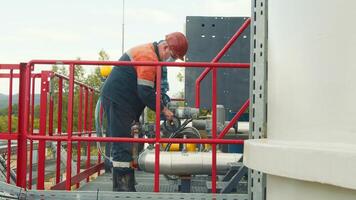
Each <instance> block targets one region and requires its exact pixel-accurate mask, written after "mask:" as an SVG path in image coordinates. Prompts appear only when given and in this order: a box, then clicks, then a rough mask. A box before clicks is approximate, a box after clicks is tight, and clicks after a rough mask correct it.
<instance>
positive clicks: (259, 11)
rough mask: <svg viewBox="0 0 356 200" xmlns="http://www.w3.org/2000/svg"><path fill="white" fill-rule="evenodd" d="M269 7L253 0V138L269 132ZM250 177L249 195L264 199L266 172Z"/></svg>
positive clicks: (253, 199)
mask: <svg viewBox="0 0 356 200" xmlns="http://www.w3.org/2000/svg"><path fill="white" fill-rule="evenodd" d="M267 11H268V0H252V17H251V18H252V26H251V49H252V51H251V67H252V69H251V70H250V81H251V83H250V99H251V104H250V113H251V114H250V133H249V134H250V135H249V137H250V139H261V138H265V137H266V135H267V79H268V77H267V72H268V61H267V58H268V55H267V44H268V43H267V40H268V22H267V19H268V12H267ZM248 177H249V182H248V183H249V184H248V194H249V199H250V200H265V199H266V175H265V174H263V173H261V172H258V171H256V170H253V169H250V170H249V173H248Z"/></svg>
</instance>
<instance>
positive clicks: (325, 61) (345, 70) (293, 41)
mask: <svg viewBox="0 0 356 200" xmlns="http://www.w3.org/2000/svg"><path fill="white" fill-rule="evenodd" d="M355 7H356V1H353V0H313V1H309V0H299V1H285V0H268V76H267V77H268V81H267V83H268V90H267V96H268V97H267V103H268V104H267V108H268V109H267V110H268V112H267V138H266V139H257V140H249V141H247V142H246V143H245V156H244V163H245V164H246V165H247V166H248V167H250V168H252V169H255V170H259V171H262V172H264V173H266V174H267V193H266V196H267V199H269V200H282V199H283V200H285V199H288V200H294V199H295V200H297V199H303V200H308V199H310V200H317V199H323V200H326V199H338V200H339V199H356V181H355V177H356V125H355V122H356V106H355V102H356V90H355V86H356V78H355V74H356V66H355V52H356V51H355V47H356V25H355V19H356V12H355V11H354V8H355ZM257 14H260V13H257ZM257 30H258V31H260V30H259V29H258V27H257Z"/></svg>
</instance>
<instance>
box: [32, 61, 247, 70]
mask: <svg viewBox="0 0 356 200" xmlns="http://www.w3.org/2000/svg"><path fill="white" fill-rule="evenodd" d="M35 64H40V65H54V64H64V65H70V64H73V65H89V66H90V65H95V66H97V65H114V66H138V65H139V66H158V65H159V66H167V67H211V68H249V67H250V63H210V62H131V61H85V60H32V61H30V62H29V63H28V64H27V66H33V65H35Z"/></svg>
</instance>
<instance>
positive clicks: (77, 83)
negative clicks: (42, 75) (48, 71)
mask: <svg viewBox="0 0 356 200" xmlns="http://www.w3.org/2000/svg"><path fill="white" fill-rule="evenodd" d="M53 76H54V77H58V78H61V79H64V80H67V81H69V77H68V76H64V75H62V74H58V73H53ZM74 84H76V85H79V86H82V87H84V88H87V89H90V90H95V91H96V89H95V88H93V87H90V86H88V85H87V84H85V83H82V82H80V81H74ZM97 92H99V91H97Z"/></svg>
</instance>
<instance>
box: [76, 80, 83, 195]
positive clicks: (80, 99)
mask: <svg viewBox="0 0 356 200" xmlns="http://www.w3.org/2000/svg"><path fill="white" fill-rule="evenodd" d="M82 104H83V87H82V86H79V102H78V136H81V135H82V131H83V129H82V117H83V113H82V108H83V106H82ZM80 148H81V147H80V141H78V143H77V174H79V173H80V156H81V152H80ZM79 186H80V184H79V183H77V184H76V187H77V188H79Z"/></svg>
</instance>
